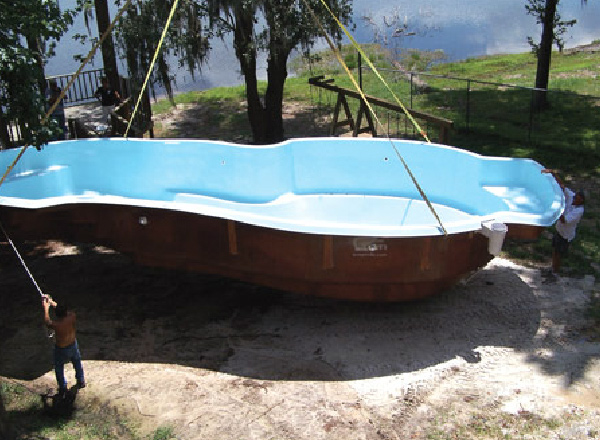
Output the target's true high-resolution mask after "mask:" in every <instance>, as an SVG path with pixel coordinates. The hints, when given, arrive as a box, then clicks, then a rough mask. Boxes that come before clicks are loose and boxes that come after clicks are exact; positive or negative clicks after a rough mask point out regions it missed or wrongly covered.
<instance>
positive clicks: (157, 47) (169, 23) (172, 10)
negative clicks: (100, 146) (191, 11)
mask: <svg viewBox="0 0 600 440" xmlns="http://www.w3.org/2000/svg"><path fill="white" fill-rule="evenodd" d="M177 3H179V0H175V1H174V2H173V6H172V7H171V12H170V13H169V17H168V18H167V22H166V23H165V28H164V29H163V31H162V35H161V36H160V40H159V41H158V46H156V50H155V51H154V56H153V57H152V62H151V63H150V68H149V69H148V72H146V79H145V80H144V85H143V86H142V90H141V91H140V93H139V95H138V99H137V102H136V103H135V107H134V108H133V113H132V114H131V118H129V123H128V124H127V129H126V130H125V134H124V135H123V137H127V135H128V134H129V129H130V128H131V123H132V122H133V118H135V114H136V113H137V110H138V107H139V106H140V102H141V101H142V96H144V91H145V90H146V86H147V85H148V80H149V79H150V75H152V70H153V69H154V63H155V62H156V58H158V54H159V53H160V49H161V47H162V44H163V41H164V39H165V36H166V35H167V31H168V30H169V26H170V25H171V19H172V18H173V14H175V10H176V9H177Z"/></svg>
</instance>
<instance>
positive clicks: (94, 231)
mask: <svg viewBox="0 0 600 440" xmlns="http://www.w3.org/2000/svg"><path fill="white" fill-rule="evenodd" d="M0 221H1V222H2V224H3V225H4V227H5V229H6V230H7V231H8V233H9V235H10V236H11V238H13V239H19V240H39V239H59V240H65V241H69V242H75V243H76V242H80V243H93V244H96V245H102V246H107V247H110V248H112V249H114V250H116V251H119V252H121V253H123V254H126V255H129V256H131V258H132V259H133V260H134V261H135V262H137V263H139V264H142V265H149V266H157V267H164V268H172V269H183V270H188V271H197V272H203V273H210V274H216V275H221V276H225V277H230V278H236V279H239V280H242V281H245V282H249V283H254V284H258V285H263V286H268V287H272V288H276V289H281V290H287V291H292V292H297V293H302V294H309V295H317V296H323V297H330V298H337V299H345V300H352V301H375V302H386V301H387V302H391V301H411V300H417V299H422V298H426V297H428V296H431V295H435V294H437V293H440V292H442V291H444V290H447V289H448V288H450V287H452V286H453V285H455V284H456V283H457V282H458V281H459V280H460V279H462V278H464V277H465V276H468V275H469V274H471V273H472V272H474V271H476V270H478V269H480V268H482V267H483V266H485V265H486V264H487V263H488V262H489V261H490V260H491V259H492V258H493V256H492V255H490V254H489V253H488V239H487V238H486V237H485V236H483V235H482V234H480V233H479V232H477V231H472V232H465V233H459V234H452V235H448V236H442V235H440V236H432V237H401V238H397V237H394V238H387V237H352V236H343V235H339V236H338V235H318V234H306V233H298V232H290V231H283V230H278V229H271V228H265V227H259V226H253V225H249V224H245V223H240V222H235V221H232V220H227V219H223V218H217V217H209V216H203V215H198V214H193V213H187V212H180V211H173V210H166V209H156V208H145V207H136V206H124V205H112V204H111V205H108V204H86V203H78V204H71V205H60V206H54V207H49V208H42V209H24V208H12V207H6V206H3V207H0ZM541 230H543V228H541V227H534V226H527V225H519V226H517V227H515V228H513V225H509V236H515V237H517V238H531V239H533V238H534V237H535V236H539V233H540V232H541ZM511 231H512V233H511Z"/></svg>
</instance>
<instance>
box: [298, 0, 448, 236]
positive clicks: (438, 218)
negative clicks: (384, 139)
mask: <svg viewBox="0 0 600 440" xmlns="http://www.w3.org/2000/svg"><path fill="white" fill-rule="evenodd" d="M303 1H304V4H305V5H306V7H307V9H308V10H309V11H310V14H311V15H312V17H313V19H314V20H315V23H317V25H318V26H319V27H320V28H321V32H322V33H323V35H324V36H325V39H326V40H327V43H328V44H329V47H330V48H331V50H332V51H333V52H334V53H335V55H336V57H337V59H338V61H339V62H340V64H341V65H342V66H343V67H344V69H345V70H346V73H347V74H348V76H349V77H350V80H351V81H352V83H353V84H354V87H355V88H356V90H357V91H358V93H360V96H361V98H362V100H363V102H364V103H365V105H366V106H367V107H368V109H369V111H370V112H371V114H372V115H373V117H374V118H375V120H376V121H377V124H378V125H379V126H380V127H383V124H382V123H381V122H380V121H379V118H378V117H377V114H376V113H375V111H374V110H373V107H372V106H371V104H370V103H369V101H368V100H367V97H366V96H365V94H364V92H363V91H362V89H361V88H360V86H359V85H358V83H357V82H356V79H355V78H354V75H352V72H350V69H349V68H348V66H347V65H346V63H345V62H344V60H343V58H342V56H341V54H340V51H339V50H337V48H336V47H335V45H334V44H333V42H332V41H331V38H329V35H327V32H325V29H324V28H323V26H322V25H321V22H320V21H319V20H318V18H317V16H316V14H315V12H314V11H313V9H312V8H311V7H310V5H309V4H308V0H303ZM321 3H323V6H324V7H325V8H326V9H327V11H329V13H330V14H331V16H332V17H333V18H334V20H335V21H336V22H337V24H338V25H339V26H340V27H341V28H342V30H343V31H344V33H345V34H346V35H347V36H348V38H350V41H351V42H352V44H353V45H354V47H355V48H356V49H357V50H358V51H359V53H360V54H361V55H362V56H363V58H364V59H366V60H367V61H368V63H369V67H371V69H372V70H373V72H375V73H376V74H377V76H378V77H379V79H380V80H381V81H382V82H383V83H384V84H385V86H386V87H387V89H388V90H389V91H390V92H391V93H392V95H393V96H394V98H395V99H396V101H397V102H398V104H400V106H401V107H402V109H403V110H404V112H405V113H406V115H407V116H408V117H409V118H410V120H411V121H412V123H413V124H414V125H415V126H416V127H417V129H418V130H419V131H420V132H421V135H423V137H424V138H425V139H426V140H427V142H428V143H431V142H430V141H429V139H428V138H427V136H426V134H425V133H424V132H423V130H421V127H420V126H419V124H418V123H417V122H416V121H415V120H414V118H413V117H412V116H411V115H410V113H409V112H408V110H407V109H406V107H404V105H402V103H401V102H400V100H399V99H398V97H397V96H396V95H395V94H394V92H392V90H391V89H390V87H389V86H388V84H387V83H386V82H385V80H384V79H383V77H382V76H381V75H380V74H379V72H378V71H377V68H376V67H375V66H374V65H373V63H371V61H370V60H369V58H368V57H367V56H366V55H365V54H364V52H363V50H362V49H361V48H360V46H359V45H358V43H357V42H356V40H355V39H354V38H353V37H352V36H351V35H350V33H349V32H348V30H347V29H346V28H345V27H344V25H343V24H342V23H341V22H340V21H339V19H338V18H337V17H336V16H335V14H334V13H333V12H332V11H331V9H329V6H327V4H326V3H325V0H321ZM388 139H389V141H390V143H391V144H392V148H393V149H394V151H395V153H396V156H398V159H400V161H401V162H402V165H403V166H404V169H405V170H406V172H407V173H408V175H409V177H410V178H411V180H412V182H413V184H414V185H415V187H416V188H417V190H418V191H419V194H420V195H421V198H422V199H423V200H424V201H425V203H426V204H427V207H428V208H429V210H430V211H431V213H432V214H433V216H434V217H435V219H436V220H437V222H438V224H439V225H440V229H441V230H442V232H443V234H444V235H448V231H446V228H445V227H444V225H443V224H442V220H441V219H440V217H439V216H438V214H437V212H436V210H435V208H434V207H433V205H432V204H431V202H430V201H429V199H428V198H427V195H426V194H425V191H423V189H422V188H421V185H419V182H417V179H416V177H415V176H414V174H413V173H412V171H411V170H410V168H409V166H408V164H407V163H406V161H405V160H404V158H403V157H402V155H401V154H400V151H399V150H398V148H396V145H395V144H394V142H393V140H392V139H391V138H390V137H388Z"/></svg>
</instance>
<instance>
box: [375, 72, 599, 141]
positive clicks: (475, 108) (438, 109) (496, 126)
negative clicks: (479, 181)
mask: <svg viewBox="0 0 600 440" xmlns="http://www.w3.org/2000/svg"><path fill="white" fill-rule="evenodd" d="M380 72H381V73H382V74H383V75H384V77H385V78H386V81H389V83H390V84H391V85H392V88H393V89H395V90H396V91H397V93H399V95H398V96H399V97H400V99H402V100H404V101H405V102H404V103H405V105H407V107H409V108H411V109H414V110H418V111H423V112H427V113H430V114H432V115H435V116H439V117H443V118H448V119H451V120H452V121H454V129H455V131H457V132H460V133H461V134H465V135H469V134H477V135H480V136H493V137H497V138H501V139H505V140H506V141H507V142H510V143H512V144H522V145H524V146H532V147H548V148H565V149H567V150H569V149H574V148H575V147H576V148H577V149H578V150H586V151H590V152H592V151H597V149H598V147H600V97H599V96H590V95H582V94H578V93H574V92H567V91H558V90H547V91H546V93H547V101H548V103H549V107H548V108H547V109H545V110H544V111H536V110H535V108H534V106H533V99H534V94H535V93H536V92H539V91H540V90H539V89H535V88H532V87H523V86H515V85H511V84H502V83H493V82H486V81H479V80H473V79H464V78H454V77H448V76H440V75H433V74H428V73H420V72H419V73H417V72H406V71H400V70H394V69H380ZM372 76H374V75H373V74H372V73H367V72H366V71H365V72H364V73H363V79H364V80H365V83H367V84H368V83H374V82H375V81H374V80H371V79H369V78H368V77H372ZM367 87H368V86H367Z"/></svg>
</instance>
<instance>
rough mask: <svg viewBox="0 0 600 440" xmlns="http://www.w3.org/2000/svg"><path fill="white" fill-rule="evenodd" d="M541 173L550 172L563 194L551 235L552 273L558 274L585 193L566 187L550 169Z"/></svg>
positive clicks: (576, 223)
mask: <svg viewBox="0 0 600 440" xmlns="http://www.w3.org/2000/svg"><path fill="white" fill-rule="evenodd" d="M542 173H551V174H552V175H553V176H554V179H555V180H556V182H557V183H558V184H559V185H560V187H561V189H562V190H563V192H564V194H565V210H564V211H563V213H562V215H561V216H560V218H559V219H558V221H557V222H556V232H555V234H554V237H552V273H553V275H558V272H559V270H560V263H561V258H562V257H564V256H566V255H567V254H568V251H569V243H571V242H572V241H573V239H574V238H575V234H576V232H577V225H578V224H579V221H580V220H581V217H583V211H584V207H583V205H584V204H585V195H584V194H583V191H578V192H576V193H575V192H573V191H571V190H570V189H569V188H567V187H566V186H565V184H564V183H563V182H562V180H561V179H560V178H559V177H558V176H557V174H556V173H555V172H553V171H552V170H542Z"/></svg>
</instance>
